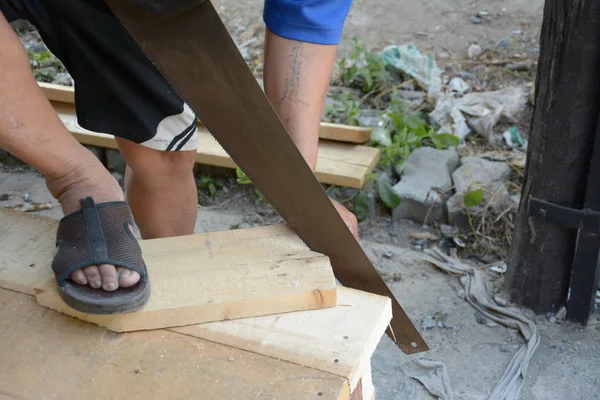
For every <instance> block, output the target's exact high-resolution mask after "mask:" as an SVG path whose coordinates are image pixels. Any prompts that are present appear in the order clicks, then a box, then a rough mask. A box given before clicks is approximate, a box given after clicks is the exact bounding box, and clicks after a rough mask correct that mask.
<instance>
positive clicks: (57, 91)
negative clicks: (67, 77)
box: [38, 82, 75, 104]
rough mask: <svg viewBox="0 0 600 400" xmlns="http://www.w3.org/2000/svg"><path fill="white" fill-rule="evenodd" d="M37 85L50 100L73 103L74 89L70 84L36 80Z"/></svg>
mask: <svg viewBox="0 0 600 400" xmlns="http://www.w3.org/2000/svg"><path fill="white" fill-rule="evenodd" d="M38 85H39V86H40V88H41V89H42V91H43V92H44V94H45V95H46V98H47V99H48V100H50V101H60V102H63V103H70V104H75V89H74V88H73V87H72V86H65V85H56V84H54V83H46V82H38Z"/></svg>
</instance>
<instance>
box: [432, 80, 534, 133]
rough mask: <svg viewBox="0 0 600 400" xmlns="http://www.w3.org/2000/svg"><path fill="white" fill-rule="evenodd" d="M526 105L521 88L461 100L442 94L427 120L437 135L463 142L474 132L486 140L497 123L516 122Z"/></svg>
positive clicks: (480, 94)
mask: <svg viewBox="0 0 600 400" xmlns="http://www.w3.org/2000/svg"><path fill="white" fill-rule="evenodd" d="M526 102H527V90H526V89H525V88H520V87H507V88H504V89H502V90H497V91H493V92H479V93H468V94H466V95H464V96H463V97H461V98H456V96H455V95H454V94H451V93H444V94H441V95H440V96H438V98H437V104H436V107H435V109H434V110H433V111H432V112H431V114H430V115H429V117H430V119H431V120H432V122H433V123H434V124H435V125H436V126H438V127H439V130H438V132H439V133H442V132H451V133H452V134H454V136H456V137H458V138H459V139H460V140H461V141H464V139H465V137H466V136H467V135H468V134H469V133H470V132H471V130H473V131H475V132H476V133H478V134H480V135H481V136H483V137H485V138H488V139H489V138H490V137H491V135H492V133H493V129H494V126H495V125H496V124H497V123H498V122H507V123H514V122H516V121H517V117H518V116H519V114H520V113H521V111H522V110H523V109H524V107H525V104H526Z"/></svg>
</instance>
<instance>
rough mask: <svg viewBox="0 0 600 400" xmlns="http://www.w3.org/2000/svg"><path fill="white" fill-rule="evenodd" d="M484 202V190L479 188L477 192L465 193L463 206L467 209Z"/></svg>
mask: <svg viewBox="0 0 600 400" xmlns="http://www.w3.org/2000/svg"><path fill="white" fill-rule="evenodd" d="M482 202H483V189H482V188H479V189H477V190H473V191H470V192H468V193H465V196H464V198H463V204H464V205H465V207H467V208H471V207H476V206H478V205H480V204H481V203H482Z"/></svg>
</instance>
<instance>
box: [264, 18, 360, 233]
mask: <svg viewBox="0 0 600 400" xmlns="http://www.w3.org/2000/svg"><path fill="white" fill-rule="evenodd" d="M336 50H337V46H335V45H321V44H314V43H304V42H298V41H295V40H289V39H285V38H282V37H281V36H277V35H275V34H274V33H273V32H271V31H269V30H268V29H267V35H266V37H265V69H264V84H265V92H266V94H267V97H268V98H269V100H270V101H271V103H272V104H273V107H275V110H276V111H277V114H278V115H279V118H281V120H282V121H283V123H284V124H285V126H286V128H287V130H288V132H289V133H290V136H291V137H292V140H293V141H294V143H296V146H297V147H298V149H299V150H300V153H302V156H303V157H304V159H305V160H306V163H307V164H308V165H309V166H310V168H311V169H312V170H313V172H314V170H315V167H316V164H317V149H318V143H319V126H320V122H321V115H322V113H323V106H324V104H325V95H326V94H327V88H328V87H329V81H330V79H331V74H332V72H333V63H334V61H335V55H336ZM333 203H334V205H335V207H336V209H337V210H338V212H339V213H340V215H341V216H342V218H343V219H344V221H345V222H346V225H348V228H349V229H350V230H351V231H352V233H353V234H354V236H355V237H358V233H357V223H356V217H355V216H354V214H352V213H351V212H349V211H348V210H346V209H345V208H344V207H343V206H342V205H340V204H339V203H337V202H335V201H334V202H333Z"/></svg>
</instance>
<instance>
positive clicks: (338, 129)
mask: <svg viewBox="0 0 600 400" xmlns="http://www.w3.org/2000/svg"><path fill="white" fill-rule="evenodd" d="M38 85H39V86H40V88H42V91H43V92H44V94H45V95H46V98H47V99H48V100H50V101H59V102H64V103H69V104H75V90H74V88H73V87H71V86H64V85H55V84H52V83H45V82H38ZM198 125H199V126H202V123H200V122H199V123H198ZM319 137H320V138H321V139H328V140H335V141H339V142H349V143H366V142H368V141H369V140H371V129H370V128H364V127H359V126H350V125H341V124H332V123H329V122H321V129H320V131H319Z"/></svg>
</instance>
